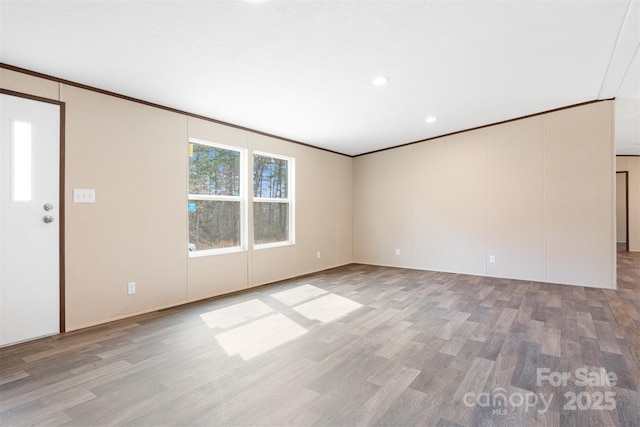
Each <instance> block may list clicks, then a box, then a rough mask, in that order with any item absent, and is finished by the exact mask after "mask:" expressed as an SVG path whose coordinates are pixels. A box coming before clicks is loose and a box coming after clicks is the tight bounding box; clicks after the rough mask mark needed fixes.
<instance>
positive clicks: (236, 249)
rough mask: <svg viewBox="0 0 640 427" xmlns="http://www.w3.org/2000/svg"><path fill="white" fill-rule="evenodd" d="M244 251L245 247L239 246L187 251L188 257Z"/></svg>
mask: <svg viewBox="0 0 640 427" xmlns="http://www.w3.org/2000/svg"><path fill="white" fill-rule="evenodd" d="M246 251H247V250H246V249H245V248H240V247H234V248H222V249H205V250H202V251H193V252H189V258H201V257H205V256H215V255H225V254H235V253H240V252H246Z"/></svg>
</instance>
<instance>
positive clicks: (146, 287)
mask: <svg viewBox="0 0 640 427" xmlns="http://www.w3.org/2000/svg"><path fill="white" fill-rule="evenodd" d="M0 83H1V84H0V86H1V87H2V88H4V89H9V90H14V91H17V92H22V93H27V94H30V95H36V96H41V97H45V98H49V99H55V100H60V101H63V102H65V104H66V153H65V154H66V171H65V199H66V200H65V207H66V222H65V226H66V232H65V252H66V265H65V269H66V282H65V284H66V300H65V301H66V327H67V330H74V329H79V328H82V327H85V326H89V325H93V324H99V323H104V322H107V321H110V320H114V319H119V318H123V317H127V316H131V315H133V314H137V313H143V312H148V311H153V310H156V309H159V308H164V307H169V306H174V305H178V304H182V303H185V302H189V301H195V300H198V299H202V298H207V297H210V296H215V295H220V294H224V293H228V292H231V291H236V290H240V289H246V288H250V287H252V286H256V285H260V284H264V283H269V282H273V281H277V280H281V279H285V278H289V277H292V276H297V275H302V274H306V273H310V272H314V271H318V270H323V269H326V268H330V267H334V266H338V265H343V264H348V263H350V262H351V259H352V254H351V250H352V242H351V238H352V232H351V221H352V210H351V197H352V185H351V176H352V170H351V165H352V160H351V158H349V157H346V156H341V155H337V154H333V153H329V152H325V151H322V150H317V149H314V148H310V147H306V146H303V145H300V144H294V143H290V142H287V141H283V140H279V139H276V138H269V137H265V136H262V135H259V134H256V133H251V132H248V131H243V130H239V129H236V128H233V127H230V126H223V125H220V124H216V123H213V122H209V121H204V120H200V119H195V118H192V117H188V116H186V115H182V114H178V113H174V112H168V111H165V110H162V109H158V108H153V107H150V106H146V105H143V104H140V103H135V102H131V101H127V100H123V99H120V98H116V97H112V96H108V95H105V94H100V93H97V92H94V91H89V90H84V89H80V88H77V87H75V86H70V85H65V84H59V83H57V82H53V81H50V80H45V79H40V78H36V77H33V76H30V75H25V74H21V73H17V72H14V71H10V70H6V69H0ZM190 137H193V138H200V139H205V140H209V141H213V142H218V143H222V144H227V145H233V146H238V147H245V148H248V149H249V150H254V149H255V150H260V151H265V152H269V153H273V154H281V155H287V156H292V157H294V158H295V159H296V160H295V161H296V180H295V181H296V182H295V184H296V201H295V209H296V243H295V245H292V246H286V247H279V248H271V249H260V250H254V249H253V248H252V247H249V248H248V250H247V251H243V252H238V253H232V254H224V255H216V256H207V257H197V258H189V256H188V253H187V243H188V229H187V210H186V202H187V167H188V163H187V156H188V151H187V150H188V142H187V141H188V138H190ZM74 188H93V189H95V190H96V203H95V204H75V203H73V202H72V192H73V189H74ZM249 217H250V218H251V217H252V216H251V215H249ZM318 251H320V253H321V257H320V259H318V258H317V256H316V253H317V252H318ZM130 281H135V282H136V288H137V289H136V294H135V295H131V296H130V295H127V292H126V287H127V286H126V285H127V283H128V282H130Z"/></svg>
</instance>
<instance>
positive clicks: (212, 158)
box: [189, 143, 240, 196]
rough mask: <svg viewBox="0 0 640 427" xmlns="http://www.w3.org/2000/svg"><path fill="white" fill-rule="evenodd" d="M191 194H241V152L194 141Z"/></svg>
mask: <svg viewBox="0 0 640 427" xmlns="http://www.w3.org/2000/svg"><path fill="white" fill-rule="evenodd" d="M189 194H206V195H216V196H239V195H240V152H239V151H233V150H227V149H225V148H218V147H211V146H209V145H204V144H194V143H192V144H191V146H190V148H189Z"/></svg>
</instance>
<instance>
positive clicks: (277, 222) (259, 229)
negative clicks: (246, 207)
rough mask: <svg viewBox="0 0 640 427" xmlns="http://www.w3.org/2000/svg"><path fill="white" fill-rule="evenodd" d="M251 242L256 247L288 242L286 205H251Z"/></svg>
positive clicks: (260, 203)
mask: <svg viewBox="0 0 640 427" xmlns="http://www.w3.org/2000/svg"><path fill="white" fill-rule="evenodd" d="M253 240H254V243H255V244H257V245H259V244H263V243H275V242H286V241H287V240H289V204H288V203H263V202H255V203H254V204H253Z"/></svg>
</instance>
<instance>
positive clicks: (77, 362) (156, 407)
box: [0, 253, 640, 427]
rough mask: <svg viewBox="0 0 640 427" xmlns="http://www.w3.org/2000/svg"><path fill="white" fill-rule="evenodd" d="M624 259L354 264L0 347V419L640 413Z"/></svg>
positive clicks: (339, 419)
mask: <svg viewBox="0 0 640 427" xmlns="http://www.w3.org/2000/svg"><path fill="white" fill-rule="evenodd" d="M618 264H619V268H618V283H619V285H618V290H617V291H609V290H599V289H591V288H583V287H575V286H560V285H553V284H542V283H533V282H526V281H515V280H503V279H491V278H483V277H475V276H464V275H456V274H445V273H437V272H425V271H414V270H405V269H398V268H383V267H373V266H366V265H349V266H345V267H341V268H337V269H333V270H329V271H325V272H322V273H319V274H314V275H311V276H306V277H302V278H298V279H295V280H289V281H285V282H281V283H278V284H275V285H270V286H265V287H261V288H258V289H255V290H252V291H248V292H246V293H242V294H236V295H232V296H229V297H224V298H219V299H215V300H210V301H206V302H203V303H198V304H192V305H189V306H185V307H181V308H176V309H170V310H165V311H162V312H156V313H152V314H148V315H144V316H138V317H135V318H132V319H128V320H124V321H120V322H115V323H111V324H108V325H104V326H101V327H95V328H91V329H87V330H82V331H77V332H72V333H69V334H66V335H61V336H57V337H50V338H45V339H42V340H38V341H35V342H31V343H25V344H20V345H16V346H12V347H8V348H4V349H0V362H1V376H0V425H2V426H12V425H79V426H93V425H96V426H97V425H100V426H102V425H128V426H159V425H180V426H187V425H199V426H203V425H215V426H218V425H251V426H253V425H277V426H280V425H295V426H306V425H332V426H342V425H349V426H352V425H398V426H408V425H421V426H442V427H444V426H464V425H473V426H475V425H478V426H480V425H483V426H484V425H486V426H489V425H496V426H502V425H511V426H526V425H544V426H546V425H550V426H554V425H555V426H617V425H621V426H640V390H639V384H640V253H620V255H619V260H618ZM336 316H340V317H338V318H334V317H336ZM228 353H229V354H233V355H231V356H230V355H229V354H228ZM245 359H246V360H245ZM539 369H540V370H539ZM614 374H615V378H614V377H613V375H614ZM563 378H565V379H566V380H565V381H563ZM614 383H615V384H614Z"/></svg>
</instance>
